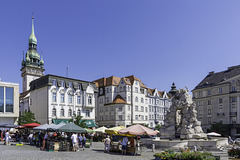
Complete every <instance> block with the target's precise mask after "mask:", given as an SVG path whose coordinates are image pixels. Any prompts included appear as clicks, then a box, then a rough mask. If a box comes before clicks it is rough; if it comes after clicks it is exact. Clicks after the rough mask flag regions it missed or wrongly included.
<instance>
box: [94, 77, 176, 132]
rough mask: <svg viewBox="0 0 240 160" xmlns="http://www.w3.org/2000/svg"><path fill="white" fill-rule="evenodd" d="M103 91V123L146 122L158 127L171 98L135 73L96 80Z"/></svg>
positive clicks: (99, 103) (100, 112) (100, 110)
mask: <svg viewBox="0 0 240 160" xmlns="http://www.w3.org/2000/svg"><path fill="white" fill-rule="evenodd" d="M94 82H95V83H96V86H97V87H98V90H99V94H98V97H97V102H96V122H97V123H98V125H99V126H107V127H113V126H118V125H123V126H129V125H132V124H146V125H149V126H150V127H152V128H154V127H155V125H156V124H162V123H163V119H164V115H165V114H164V113H165V110H166V107H169V106H170V104H171V100H170V99H169V98H168V96H167V94H166V92H159V91H158V90H157V89H149V88H148V87H146V86H145V85H144V84H143V82H142V81H141V80H140V79H139V78H136V77H135V76H133V75H132V76H128V77H122V78H119V77H115V76H111V77H108V78H105V77H104V78H101V79H98V80H95V81H94Z"/></svg>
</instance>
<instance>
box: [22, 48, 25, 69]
mask: <svg viewBox="0 0 240 160" xmlns="http://www.w3.org/2000/svg"><path fill="white" fill-rule="evenodd" d="M22 66H25V61H24V51H23V60H22Z"/></svg>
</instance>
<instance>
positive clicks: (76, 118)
mask: <svg viewBox="0 0 240 160" xmlns="http://www.w3.org/2000/svg"><path fill="white" fill-rule="evenodd" d="M82 118H83V116H76V115H75V114H74V116H73V118H72V119H70V120H69V122H73V123H74V124H76V125H78V126H79V127H82V128H87V125H86V123H85V122H86V120H84V119H83V120H82Z"/></svg>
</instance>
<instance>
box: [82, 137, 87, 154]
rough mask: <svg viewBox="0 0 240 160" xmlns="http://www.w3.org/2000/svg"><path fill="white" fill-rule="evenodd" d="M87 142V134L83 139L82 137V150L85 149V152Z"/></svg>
mask: <svg viewBox="0 0 240 160" xmlns="http://www.w3.org/2000/svg"><path fill="white" fill-rule="evenodd" d="M86 140H87V138H86V137H85V134H83V137H82V148H83V151H84V150H85V146H86Z"/></svg>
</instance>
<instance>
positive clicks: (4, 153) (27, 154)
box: [0, 142, 228, 160]
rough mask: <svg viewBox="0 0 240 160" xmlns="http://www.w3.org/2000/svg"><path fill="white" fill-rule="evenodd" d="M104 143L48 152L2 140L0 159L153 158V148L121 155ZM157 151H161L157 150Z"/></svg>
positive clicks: (96, 159) (142, 159)
mask: <svg viewBox="0 0 240 160" xmlns="http://www.w3.org/2000/svg"><path fill="white" fill-rule="evenodd" d="M103 148H104V145H103V143H101V142H95V143H93V146H92V147H91V148H86V150H85V151H82V150H80V151H79V152H47V151H41V150H40V149H39V148H36V147H35V146H30V145H24V146H15V145H9V146H6V145H3V142H0V160H68V159H71V160H73V159H76V160H77V159H84V160H92V159H93V160H153V159H154V157H153V155H154V152H152V151H151V149H147V148H143V151H142V154H141V156H131V155H121V154H119V153H110V154H108V153H104V150H103ZM155 152H160V150H156V151H155ZM213 154H214V155H219V156H221V160H227V159H228V158H227V154H226V151H225V152H219V151H218V152H217V151H214V152H213Z"/></svg>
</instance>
